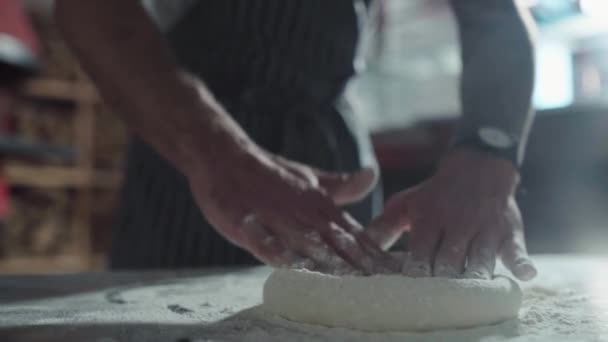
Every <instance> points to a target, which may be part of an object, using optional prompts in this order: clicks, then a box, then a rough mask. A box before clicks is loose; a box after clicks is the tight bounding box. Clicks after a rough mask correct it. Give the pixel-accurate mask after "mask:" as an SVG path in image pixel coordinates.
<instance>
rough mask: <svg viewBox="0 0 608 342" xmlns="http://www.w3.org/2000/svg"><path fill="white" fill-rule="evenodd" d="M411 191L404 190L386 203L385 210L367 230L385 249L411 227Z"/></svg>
mask: <svg viewBox="0 0 608 342" xmlns="http://www.w3.org/2000/svg"><path fill="white" fill-rule="evenodd" d="M410 196H411V193H410V192H408V191H403V192H400V193H398V194H396V195H395V196H393V197H392V198H391V199H390V200H389V201H388V202H387V203H386V205H385V207H384V211H383V212H382V214H380V215H379V216H378V217H376V218H375V219H374V220H373V221H372V223H371V224H370V225H369V226H368V228H367V229H366V230H365V233H366V234H367V235H368V236H369V237H370V238H371V239H372V240H373V241H374V242H376V243H377V244H378V245H379V246H380V247H381V248H382V249H383V250H388V249H389V248H390V247H391V246H392V245H394V244H395V242H396V241H397V239H399V237H400V236H401V235H402V234H403V232H405V231H407V230H408V229H409V225H410V219H409V216H408V205H407V203H408V202H409V197H410Z"/></svg>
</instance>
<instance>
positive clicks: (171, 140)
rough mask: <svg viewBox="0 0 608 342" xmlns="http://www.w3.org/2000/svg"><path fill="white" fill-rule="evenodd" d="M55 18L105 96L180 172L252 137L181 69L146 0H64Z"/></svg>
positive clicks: (139, 133)
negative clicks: (141, 0) (147, 9)
mask: <svg viewBox="0 0 608 342" xmlns="http://www.w3.org/2000/svg"><path fill="white" fill-rule="evenodd" d="M55 15H56V19H57V22H58V24H59V27H60V29H61V31H62V33H63V35H64V37H65V39H66V41H67V42H68V44H69V46H70V47H71V48H72V49H73V51H74V52H75V53H76V55H77V57H79V59H80V61H81V63H82V65H83V67H84V68H85V70H86V71H87V72H88V73H89V75H90V76H91V77H92V78H93V80H94V82H95V83H96V85H97V86H98V88H99V90H100V92H101V93H102V95H103V97H104V99H105V100H106V101H107V102H109V103H110V104H111V105H112V106H113V107H114V108H116V110H117V112H118V113H119V114H120V115H122V117H123V118H124V119H125V121H126V122H127V124H128V125H129V127H130V129H132V130H133V131H134V132H135V133H136V134H138V135H140V136H141V137H142V138H143V139H145V140H146V141H147V142H148V143H150V144H152V145H153V146H154V147H155V148H156V149H157V150H158V151H159V153H161V154H162V155H163V156H164V157H165V158H167V159H169V160H170V161H171V162H173V163H174V164H175V165H176V166H177V167H179V168H185V167H187V165H188V164H190V163H193V162H195V159H198V158H200V155H201V154H209V153H211V152H212V151H213V150H216V149H217V146H214V145H217V144H219V143H222V144H223V143H227V142H234V143H237V140H239V139H246V136H245V134H244V133H243V132H242V131H241V130H240V129H239V127H238V126H237V125H236V124H235V123H234V122H233V121H232V120H230V118H229V117H228V115H226V113H225V112H224V111H223V109H222V108H221V106H220V105H218V104H217V103H216V102H215V101H214V100H213V97H212V95H211V94H210V93H209V92H208V91H207V90H206V88H205V87H204V86H203V85H202V83H199V82H196V81H194V80H193V79H190V78H188V77H186V76H185V74H184V73H183V72H182V71H181V70H180V69H179V67H178V65H177V63H176V61H175V60H174V57H173V56H172V54H171V52H170V50H169V48H168V46H167V45H166V44H165V42H164V41H163V37H162V35H161V33H160V32H158V31H157V29H156V27H155V26H154V23H153V22H152V21H151V20H150V18H149V17H148V16H147V14H146V13H145V11H144V10H143V8H142V7H141V5H140V4H139V1H133V0H129V1H125V0H96V1H93V0H87V1H81V0H58V1H57V3H56V13H55Z"/></svg>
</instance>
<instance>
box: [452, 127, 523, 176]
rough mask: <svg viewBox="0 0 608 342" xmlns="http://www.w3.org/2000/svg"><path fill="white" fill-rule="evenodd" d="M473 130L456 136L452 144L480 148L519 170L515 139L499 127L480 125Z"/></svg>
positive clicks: (517, 149) (519, 163)
mask: <svg viewBox="0 0 608 342" xmlns="http://www.w3.org/2000/svg"><path fill="white" fill-rule="evenodd" d="M473 132H474V134H469V136H462V137H459V138H457V139H456V141H455V143H454V144H453V146H454V147H459V146H466V147H472V148H476V149H479V150H482V151H484V152H486V153H490V154H492V155H494V156H496V157H499V158H503V159H506V160H508V161H510V162H511V163H512V164H513V165H514V166H515V167H516V168H517V169H518V170H519V168H520V166H521V160H520V159H521V158H520V156H519V144H518V142H517V140H516V139H514V138H513V137H511V136H510V135H509V134H507V133H506V132H505V131H503V130H501V129H500V128H496V127H492V126H481V127H479V128H477V129H476V130H474V131H473Z"/></svg>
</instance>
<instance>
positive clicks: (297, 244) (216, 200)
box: [56, 0, 386, 273]
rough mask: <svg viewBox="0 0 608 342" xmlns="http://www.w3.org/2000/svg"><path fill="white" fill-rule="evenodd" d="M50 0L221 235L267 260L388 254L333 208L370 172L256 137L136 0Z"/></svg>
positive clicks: (104, 82)
mask: <svg viewBox="0 0 608 342" xmlns="http://www.w3.org/2000/svg"><path fill="white" fill-rule="evenodd" d="M56 6H57V7H56V18H57V21H58V23H59V26H60V29H61V30H62V32H63V34H64V37H65V38H66V40H67V42H68V44H69V45H70V46H71V47H72V49H73V50H74V52H75V53H76V55H77V56H78V57H79V58H80V60H81V62H82V64H83V66H84V68H85V69H86V70H87V71H88V73H89V74H90V75H91V77H92V78H93V80H94V81H95V83H96V84H97V86H98V87H99V89H100V91H101V93H102V95H103V96H104V98H105V99H106V100H107V101H108V102H109V103H110V104H111V105H113V106H114V107H115V108H116V109H117V112H118V113H120V114H121V115H122V116H123V118H124V119H125V121H126V122H127V124H128V126H129V127H130V129H132V130H133V131H134V132H135V133H136V134H138V135H139V136H141V137H142V138H143V139H144V140H146V141H147V142H148V143H149V144H151V145H152V146H153V147H154V148H155V149H156V150H157V151H158V152H159V153H160V154H161V155H162V156H164V157H165V158H166V159H167V160H169V161H170V162H172V163H173V165H175V167H177V168H178V169H179V170H180V171H181V172H182V173H183V174H184V176H186V178H187V180H188V182H189V185H190V190H191V192H192V195H193V197H194V200H195V201H196V203H197V204H198V206H199V208H200V209H201V211H202V212H203V213H204V215H205V217H206V219H208V220H209V222H210V223H211V224H212V225H213V226H214V228H216V229H217V230H218V232H219V233H220V234H222V235H223V236H224V237H225V238H227V239H228V240H230V241H231V242H233V243H234V244H236V245H239V246H240V247H242V248H244V249H246V250H248V251H249V252H251V253H252V254H254V255H255V256H256V257H258V258H259V259H260V260H262V261H264V262H266V263H269V264H271V265H275V266H287V265H293V264H294V263H295V264H298V265H309V267H312V268H314V269H320V270H325V271H327V272H331V271H334V270H336V269H342V270H352V269H353V268H357V269H360V270H363V271H365V272H368V273H372V272H374V269H375V267H376V265H377V264H378V263H379V262H381V261H382V262H383V261H384V260H385V259H386V256H385V255H384V254H383V253H382V252H381V251H380V250H379V249H378V248H377V247H375V245H373V244H372V243H371V242H369V241H364V240H362V239H363V238H362V237H358V236H353V235H357V234H355V233H356V232H358V230H359V229H360V227H359V226H358V225H357V223H356V222H354V220H352V218H350V217H348V216H347V215H346V214H344V213H343V212H342V211H341V210H340V209H339V208H338V207H337V204H345V203H351V202H353V201H356V200H358V199H360V198H361V197H362V196H364V195H365V194H366V193H367V192H369V190H370V188H371V187H372V185H373V182H374V180H375V177H374V173H373V171H369V170H364V171H362V172H360V173H356V174H352V175H343V174H331V173H325V172H321V171H319V170H315V169H313V168H310V167H308V166H306V165H302V164H298V163H295V162H292V161H288V160H285V159H282V158H280V157H278V156H275V155H272V154H270V153H268V152H267V151H264V150H263V149H262V148H260V147H259V146H257V145H256V144H255V143H254V142H253V141H252V140H251V139H250V138H249V137H248V136H247V134H245V132H244V131H243V130H242V129H241V128H240V127H239V126H238V125H237V123H236V122H235V121H234V120H232V118H231V117H230V116H229V115H228V113H226V111H225V110H224V109H223V108H222V106H220V105H219V104H218V103H217V102H216V101H215V100H214V98H213V96H212V94H210V92H209V91H208V90H207V89H206V88H205V86H204V85H203V84H202V82H200V81H197V80H196V79H194V78H192V77H189V76H186V75H185V74H184V73H183V72H182V71H181V70H180V68H179V67H178V65H177V63H176V61H175V60H174V58H173V56H172V54H171V52H170V50H169V49H168V47H167V46H166V45H165V43H164V41H163V39H162V36H161V34H160V33H159V32H158V31H157V30H156V28H155V27H154V25H153V23H152V22H151V20H150V18H149V17H148V16H147V14H146V13H145V12H144V10H143V8H142V7H141V5H140V4H139V1H135V0H87V1H82V0H58V1H57V3H56ZM176 228H177V227H176ZM351 234H352V235H351ZM302 258H304V260H302ZM310 265H312V266H310Z"/></svg>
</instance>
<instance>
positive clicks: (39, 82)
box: [21, 78, 99, 103]
mask: <svg viewBox="0 0 608 342" xmlns="http://www.w3.org/2000/svg"><path fill="white" fill-rule="evenodd" d="M21 92H22V93H23V94H24V95H25V96H27V97H36V98H44V99H51V100H58V101H70V102H87V103H93V102H98V101H99V94H98V93H97V90H96V89H95V87H93V86H92V85H91V84H89V83H87V82H83V81H67V80H55V79H44V78H43V79H32V80H29V81H27V82H25V84H24V85H23V86H22V88H21Z"/></svg>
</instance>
